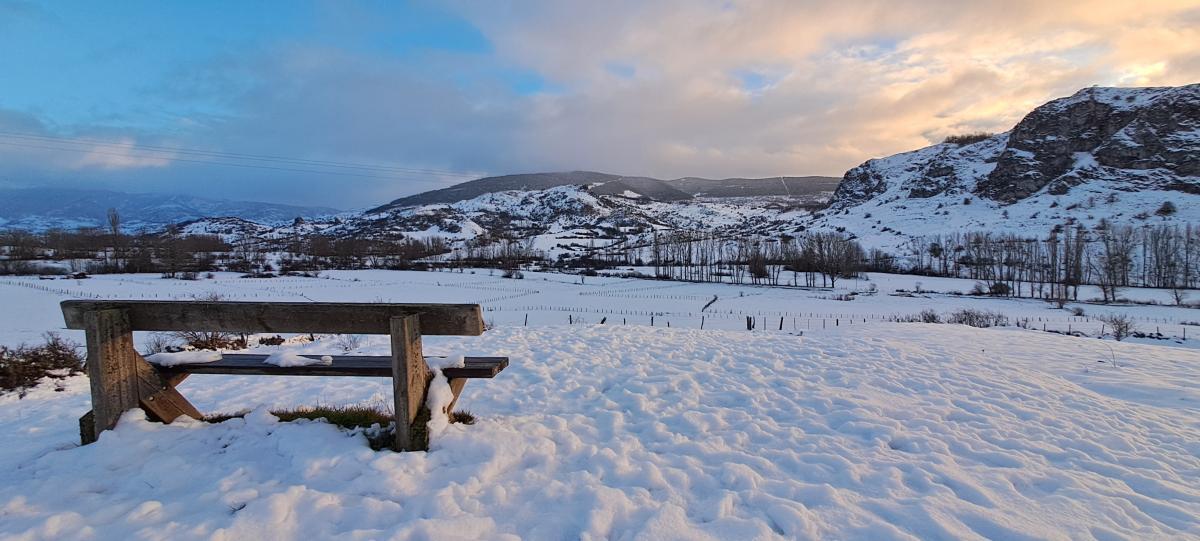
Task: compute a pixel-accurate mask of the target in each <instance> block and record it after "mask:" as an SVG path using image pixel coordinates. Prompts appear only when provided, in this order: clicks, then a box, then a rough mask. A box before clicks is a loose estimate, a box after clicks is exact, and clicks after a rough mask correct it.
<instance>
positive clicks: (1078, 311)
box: [1071, 306, 1084, 317]
mask: <svg viewBox="0 0 1200 541" xmlns="http://www.w3.org/2000/svg"><path fill="white" fill-rule="evenodd" d="M1071 315H1073V316H1077V317H1083V315H1084V311H1083V307H1080V306H1076V307H1074V308H1072V309H1071Z"/></svg>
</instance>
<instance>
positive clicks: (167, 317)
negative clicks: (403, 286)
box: [62, 300, 508, 451]
mask: <svg viewBox="0 0 1200 541" xmlns="http://www.w3.org/2000/svg"><path fill="white" fill-rule="evenodd" d="M62 311H63V318H64V319H65V320H66V325H67V328H68V329H82V330H84V331H85V333H86V336H87V371H88V377H89V378H90V380H91V389H92V411H90V412H88V413H87V414H86V415H84V416H83V417H82V418H81V419H80V420H79V427H80V436H81V439H82V441H83V443H84V444H85V445H86V444H88V443H91V442H93V441H95V440H96V438H97V436H99V434H100V433H101V432H103V431H105V430H108V429H111V428H112V427H114V426H116V424H117V420H118V419H120V417H121V414H122V413H124V412H126V411H128V410H130V409H133V408H138V407H140V408H142V409H143V410H145V411H146V413H147V415H148V416H149V417H150V418H151V419H154V420H157V421H161V422H164V423H170V422H171V421H174V420H175V419H178V418H179V417H180V416H183V415H186V416H188V417H192V418H195V419H200V418H201V414H200V412H199V411H197V410H196V408H195V407H194V406H192V404H191V403H189V402H188V401H187V399H186V398H184V397H183V395H181V394H180V393H179V391H177V390H176V389H175V387H176V386H177V385H179V383H180V382H182V381H183V380H184V379H186V378H187V377H188V376H189V375H191V374H243V375H276V376H364V377H390V378H392V390H393V394H394V407H395V415H396V438H395V444H394V448H395V449H396V450H398V451H410V450H420V449H424V448H425V447H426V444H427V442H425V441H420V439H421V438H420V437H419V436H418V435H419V434H423V433H424V430H421V429H420V427H418V426H417V419H418V416H419V413H420V411H421V409H422V408H424V407H425V397H426V392H427V390H428V388H429V382H430V381H431V380H432V378H433V372H432V370H431V369H430V368H429V364H428V363H427V362H426V361H425V357H424V356H423V355H422V351H421V336H422V334H429V335H455V336H478V335H480V334H482V333H483V317H482V315H481V311H480V308H479V305H477V304H352V303H293V302H206V301H80V300H71V301H64V302H63V303H62ZM133 331H210V332H212V331H219V332H237V333H337V334H387V335H390V336H391V344H392V354H391V356H387V357H377V356H348V355H338V356H333V362H332V363H330V364H314V365H306V366H289V367H282V366H275V365H270V364H265V363H263V360H265V359H266V358H267V356H266V355H253V354H227V355H223V357H222V359H221V360H220V361H216V362H212V363H204V364H185V365H177V366H171V367H160V366H156V365H153V364H151V363H149V362H147V361H146V360H145V359H144V358H142V356H141V355H140V354H138V352H137V351H136V350H135V349H134V346H133ZM305 357H310V358H316V359H319V358H320V357H321V356H320V355H312V356H308V355H305ZM507 366H508V359H507V358H505V357H467V358H466V360H465V363H464V366H462V367H456V368H446V369H444V370H442V373H443V375H445V376H446V379H448V380H449V383H450V388H451V390H453V391H454V398H453V401H452V402H451V403H450V405H449V406H448V407H447V408H446V409H447V413H448V412H449V409H450V408H452V407H453V406H454V403H455V402H456V401H457V400H458V397H459V395H460V394H461V393H462V390H463V387H464V386H465V385H466V382H467V380H468V379H472V378H491V377H494V376H495V375H496V374H498V373H499V372H500V371H501V370H504V368H505V367H507Z"/></svg>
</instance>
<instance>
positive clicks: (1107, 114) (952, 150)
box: [834, 84, 1200, 208]
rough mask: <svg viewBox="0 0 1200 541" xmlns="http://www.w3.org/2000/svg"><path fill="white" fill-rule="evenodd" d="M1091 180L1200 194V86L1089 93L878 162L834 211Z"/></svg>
mask: <svg viewBox="0 0 1200 541" xmlns="http://www.w3.org/2000/svg"><path fill="white" fill-rule="evenodd" d="M1090 182H1104V183H1106V184H1107V185H1108V187H1109V188H1111V189H1113V190H1117V191H1126V192H1135V191H1144V190H1166V191H1180V192H1186V193H1192V194H1196V193H1200V84H1193V85H1187V86H1181V87H1168V88H1087V89H1084V90H1080V91H1079V92H1077V93H1075V95H1073V96H1070V97H1067V98H1061V99H1057V100H1054V101H1051V102H1049V103H1047V104H1045V105H1042V106H1041V107H1038V108H1037V109H1034V110H1033V111H1032V112H1031V113H1029V114H1028V115H1026V116H1025V118H1024V119H1022V120H1021V122H1020V123H1018V124H1017V125H1016V126H1015V127H1014V128H1013V129H1012V130H1011V131H1009V132H1007V133H1004V134H1000V135H998V136H996V137H993V138H991V139H987V140H985V141H981V142H978V143H974V144H970V145H964V146H958V145H952V144H940V145H934V146H931V147H928V148H925V149H921V150H918V151H914V152H908V153H904V154H898V155H896V156H891V157H888V158H882V159H878V160H870V161H868V162H866V163H864V164H862V165H860V166H858V167H856V168H854V169H851V170H850V171H849V172H847V173H846V175H845V177H844V178H843V180H842V184H841V185H840V186H839V187H838V190H837V193H836V194H835V195H834V206H835V207H837V208H845V207H849V206H854V205H859V204H863V203H865V202H867V201H869V200H872V199H876V198H878V197H880V196H884V194H887V195H888V196H889V197H903V198H909V199H924V198H929V197H932V196H934V195H939V194H953V193H967V194H973V195H978V196H980V197H984V198H987V199H991V200H994V201H997V202H1000V203H1004V204H1009V203H1014V202H1017V201H1021V200H1023V199H1026V198H1029V197H1031V196H1034V195H1035V194H1039V193H1045V194H1049V195H1065V194H1067V193H1068V192H1070V191H1071V189H1072V188H1073V187H1075V186H1079V185H1081V184H1085V183H1090Z"/></svg>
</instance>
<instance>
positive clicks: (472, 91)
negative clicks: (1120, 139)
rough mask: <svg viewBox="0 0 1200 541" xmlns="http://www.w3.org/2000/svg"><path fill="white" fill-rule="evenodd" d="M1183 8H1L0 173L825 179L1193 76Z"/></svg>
mask: <svg viewBox="0 0 1200 541" xmlns="http://www.w3.org/2000/svg"><path fill="white" fill-rule="evenodd" d="M851 4H852V5H851ZM1198 13H1200V10H1197V9H1196V8H1195V6H1191V7H1188V6H1186V5H1183V6H1181V5H1180V4H1179V3H1177V2H1169V1H1161V2H1159V1H1151V2H1148V3H1143V4H1142V5H1140V6H1139V7H1138V9H1137V10H1131V9H1130V8H1129V7H1128V6H1127V5H1126V4H1125V3H1123V2H1110V1H1098V2H1072V1H1064V2H1056V3H1053V5H1046V3H1045V2H1034V1H1032V0H1011V1H1007V2H999V1H989V0H982V1H980V2H974V3H971V4H969V5H966V4H961V3H958V2H952V1H949V0H930V1H926V2H885V1H883V0H865V1H864V2H861V3H846V2H822V1H817V0H797V1H786V0H779V1H774V0H733V1H728V0H657V1H649V2H647V1H634V0H613V1H611V2H584V1H560V0H525V1H521V2H503V1H495V2H467V1H465V0H461V1H460V0H454V1H449V2H444V3H442V2H333V1H328V2H324V1H316V2H299V1H297V2H276V1H262V2H183V1H153V2H152V1H125V2H84V1H61V2H30V1H24V0H0V51H3V54H0V186H21V187H26V186H38V185H55V186H70V187H86V188H103V189H117V190H124V191H158V192H172V193H189V194H194V195H206V196H219V197H228V198H239V199H270V200H274V201H280V202H288V203H296V204H320V205H332V206H337V207H341V208H351V207H364V206H371V205H375V204H378V203H380V202H383V201H387V200H390V199H392V198H395V197H399V196H403V195H407V194H411V193H416V192H420V191H424V190H428V189H434V188H438V187H443V186H446V185H448V184H452V183H455V182H459V181H462V180H463V179H468V178H472V177H473V176H482V175H487V174H505V173H515V172H530V171H553V170H573V169H591V170H602V171H609V172H615V173H623V174H638V175H651V176H658V177H666V178H669V177H679V176H710V177H721V176H764V177H766V176H777V175H809V174H825V175H841V174H842V173H843V172H844V171H845V170H846V169H848V168H849V167H853V166H855V165H857V164H858V163H861V162H862V161H864V160H866V159H869V158H872V157H877V156H883V155H888V154H892V153H895V152H900V151H904V150H910V149H914V148H918V147H920V146H924V145H926V144H929V143H930V142H932V141H936V140H938V139H939V138H941V137H944V136H945V135H947V134H950V133H956V132H960V131H974V130H978V129H991V130H1004V129H1007V128H1009V127H1011V125H1012V124H1013V123H1014V122H1016V121H1017V120H1019V118H1020V117H1021V116H1022V115H1023V114H1024V113H1025V112H1027V111H1028V110H1029V109H1031V108H1032V107H1034V106H1036V105H1038V104H1040V103H1043V102H1044V101H1047V100H1049V99H1052V98H1055V97H1059V96H1063V95H1068V94H1071V93H1073V92H1074V91H1075V90H1077V89H1079V88H1082V87H1085V86H1089V85H1093V84H1101V85H1104V84H1121V85H1126V86H1136V85H1153V84H1184V83H1191V82H1196V81H1197V80H1198V79H1200V53H1197V52H1196V51H1195V48H1194V47H1191V46H1189V44H1194V43H1197V42H1200V33H1198V32H1200V31H1198V30H1196V28H1197V27H1200V25H1196V24H1194V23H1195V22H1196V21H1198V20H1200V15H1198ZM6 134H7V135H6ZM163 149H181V150H177V151H170V150H163ZM195 151H201V152H195ZM218 153H219V154H218ZM232 154H238V155H254V156H275V157H281V158H288V159H289V160H282V161H281V160H275V161H267V162H264V161H253V160H250V161H247V160H246V159H243V158H237V157H230V156H231V155H232ZM293 160H308V161H306V162H296V161H293ZM318 161H319V162H326V163H325V165H323V166H318V165H316V164H315V162H318ZM229 162H236V163H239V164H241V166H238V167H235V166H231V165H229ZM328 162H338V163H340V164H343V165H344V164H351V165H355V166H357V168H354V169H347V168H346V167H344V166H336V167H335V166H330V165H328ZM364 166H365V167H366V168H363V167H364ZM301 169H302V170H301ZM312 170H319V171H318V172H313V171H312ZM350 172H353V173H356V174H347V173H350Z"/></svg>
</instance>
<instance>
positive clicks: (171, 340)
mask: <svg viewBox="0 0 1200 541" xmlns="http://www.w3.org/2000/svg"><path fill="white" fill-rule="evenodd" d="M181 349H182V348H180V347H179V343H178V341H176V339H175V336H174V335H173V334H171V333H163V332H156V333H152V334H151V335H150V340H148V341H146V346H145V350H144V354H145V355H154V354H155V353H163V352H173V351H180V350H181Z"/></svg>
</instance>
